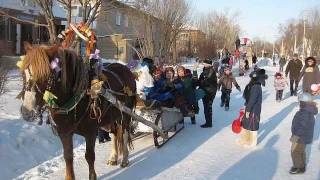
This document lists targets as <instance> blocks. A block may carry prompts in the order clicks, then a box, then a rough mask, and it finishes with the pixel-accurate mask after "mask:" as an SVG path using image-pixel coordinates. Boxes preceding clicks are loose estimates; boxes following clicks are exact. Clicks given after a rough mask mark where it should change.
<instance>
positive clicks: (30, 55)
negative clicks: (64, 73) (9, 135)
mask: <svg viewBox="0 0 320 180" xmlns="http://www.w3.org/2000/svg"><path fill="white" fill-rule="evenodd" d="M24 47H25V50H26V55H25V56H24V58H23V59H22V60H21V61H20V65H19V68H20V70H21V72H22V76H23V89H22V92H21V93H20V95H19V98H21V100H22V105H21V115H22V117H23V119H24V120H26V121H34V120H36V119H37V118H38V117H39V116H40V115H41V108H42V107H43V106H44V105H45V104H46V102H45V100H44V98H43V96H44V94H45V91H46V90H47V89H48V88H51V87H50V86H52V84H51V83H50V82H52V81H51V80H50V78H51V76H52V72H53V70H52V69H51V68H50V63H51V61H52V59H53V57H54V56H55V54H56V53H57V51H58V46H52V47H47V46H37V47H32V45H31V44H29V43H24Z"/></svg>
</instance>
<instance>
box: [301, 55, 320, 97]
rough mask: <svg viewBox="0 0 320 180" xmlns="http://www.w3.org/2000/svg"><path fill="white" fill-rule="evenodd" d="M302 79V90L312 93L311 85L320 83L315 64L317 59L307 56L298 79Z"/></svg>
mask: <svg viewBox="0 0 320 180" xmlns="http://www.w3.org/2000/svg"><path fill="white" fill-rule="evenodd" d="M302 78H303V80H302V89H303V92H307V93H310V94H311V93H312V90H311V85H312V84H319V83H320V72H319V68H318V66H317V60H316V59H315V58H314V57H308V58H307V59H306V61H305V66H304V68H303V69H302V71H301V73H300V77H299V81H300V80H301V79H302Z"/></svg>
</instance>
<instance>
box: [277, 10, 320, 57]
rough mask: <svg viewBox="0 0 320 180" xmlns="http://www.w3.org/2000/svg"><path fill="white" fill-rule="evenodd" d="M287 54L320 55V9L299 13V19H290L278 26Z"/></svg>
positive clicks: (280, 40)
mask: <svg viewBox="0 0 320 180" xmlns="http://www.w3.org/2000/svg"><path fill="white" fill-rule="evenodd" d="M279 32H280V33H281V37H280V38H279V40H278V42H282V41H283V42H284V46H285V49H286V53H287V54H292V53H294V51H295V45H296V48H297V49H296V50H297V51H298V52H299V53H300V54H303V53H305V54H304V55H314V56H319V55H320V9H319V8H312V9H307V10H304V11H302V12H301V16H300V18H299V19H291V20H289V21H288V22H287V23H286V24H281V25H280V26H279Z"/></svg>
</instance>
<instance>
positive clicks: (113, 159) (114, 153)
mask: <svg viewBox="0 0 320 180" xmlns="http://www.w3.org/2000/svg"><path fill="white" fill-rule="evenodd" d="M111 143H112V148H111V154H110V157H109V160H108V163H107V164H108V165H110V166H116V165H117V163H118V144H117V137H116V136H115V134H113V133H111Z"/></svg>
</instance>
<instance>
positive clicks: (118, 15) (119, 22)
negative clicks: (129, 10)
mask: <svg viewBox="0 0 320 180" xmlns="http://www.w3.org/2000/svg"><path fill="white" fill-rule="evenodd" d="M116 25H118V26H120V25H121V13H120V11H117V15H116Z"/></svg>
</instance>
